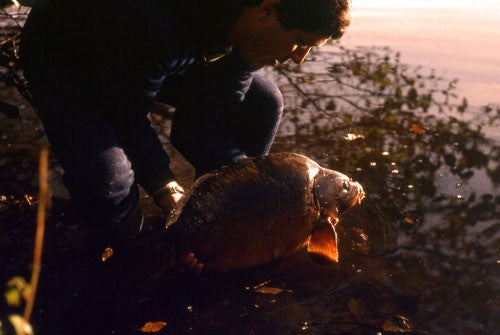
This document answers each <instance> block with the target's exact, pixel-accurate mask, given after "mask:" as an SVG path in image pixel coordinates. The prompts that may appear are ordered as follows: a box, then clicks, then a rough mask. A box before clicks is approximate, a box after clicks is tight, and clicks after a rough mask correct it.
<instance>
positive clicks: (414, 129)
mask: <svg viewBox="0 0 500 335" xmlns="http://www.w3.org/2000/svg"><path fill="white" fill-rule="evenodd" d="M410 130H411V131H412V132H414V133H415V134H418V135H422V134H423V133H425V128H424V127H422V126H421V125H419V124H417V123H414V124H412V126H411V128H410Z"/></svg>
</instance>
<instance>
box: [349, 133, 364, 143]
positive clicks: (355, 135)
mask: <svg viewBox="0 0 500 335" xmlns="http://www.w3.org/2000/svg"><path fill="white" fill-rule="evenodd" d="M358 138H365V136H363V135H361V134H346V135H345V136H344V140H346V141H354V140H357V139H358Z"/></svg>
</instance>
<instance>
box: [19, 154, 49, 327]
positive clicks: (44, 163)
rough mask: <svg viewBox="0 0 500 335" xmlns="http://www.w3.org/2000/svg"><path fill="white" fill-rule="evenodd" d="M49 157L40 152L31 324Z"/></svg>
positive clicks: (26, 311) (27, 316)
mask: <svg viewBox="0 0 500 335" xmlns="http://www.w3.org/2000/svg"><path fill="white" fill-rule="evenodd" d="M48 156H49V150H48V148H47V147H44V148H42V149H41V150H40V163H39V184H38V185H39V192H38V211H37V216H36V237H35V251H34V255H33V272H32V273H31V283H30V285H31V292H30V295H29V296H28V299H27V302H26V308H25V309H24V319H25V320H26V321H27V322H29V320H30V317H31V313H32V311H33V304H34V302H35V295H36V289H37V287H38V279H39V278H40V270H41V265H42V249H43V236H44V234H45V212H46V207H47V198H48V183H47V176H48Z"/></svg>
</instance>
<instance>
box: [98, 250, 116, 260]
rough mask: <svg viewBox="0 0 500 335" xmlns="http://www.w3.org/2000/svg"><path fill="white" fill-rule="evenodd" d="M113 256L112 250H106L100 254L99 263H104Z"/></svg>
mask: <svg viewBox="0 0 500 335" xmlns="http://www.w3.org/2000/svg"><path fill="white" fill-rule="evenodd" d="M112 256H113V249H112V248H106V249H104V251H103V252H102V255H101V261H103V262H106V261H107V260H108V259H110V258H111V257H112Z"/></svg>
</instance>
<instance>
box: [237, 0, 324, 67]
mask: <svg viewBox="0 0 500 335" xmlns="http://www.w3.org/2000/svg"><path fill="white" fill-rule="evenodd" d="M268 2H269V1H264V2H263V5H261V6H259V7H258V8H253V9H252V10H253V12H252V11H250V12H249V13H247V14H249V15H248V17H247V18H246V19H245V20H244V27H245V29H243V30H242V33H241V34H240V35H239V36H238V38H237V39H236V41H235V42H236V43H235V44H237V45H238V47H239V50H240V52H241V54H242V55H243V58H244V59H245V60H246V61H247V62H248V63H249V64H250V65H252V66H253V67H255V68H260V67H263V66H265V65H274V64H276V63H283V62H285V61H286V60H288V59H291V60H292V61H294V62H295V63H297V64H300V63H302V62H303V61H304V60H305V59H306V57H307V55H308V54H309V51H311V48H313V47H320V46H321V45H323V44H324V43H325V42H326V41H327V40H328V36H322V35H316V34H311V33H307V32H304V31H302V30H299V29H292V30H288V31H287V30H285V29H283V27H282V26H281V24H280V22H279V20H278V17H277V13H276V12H275V11H274V8H273V7H272V6H265V5H266V3H268Z"/></svg>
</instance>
